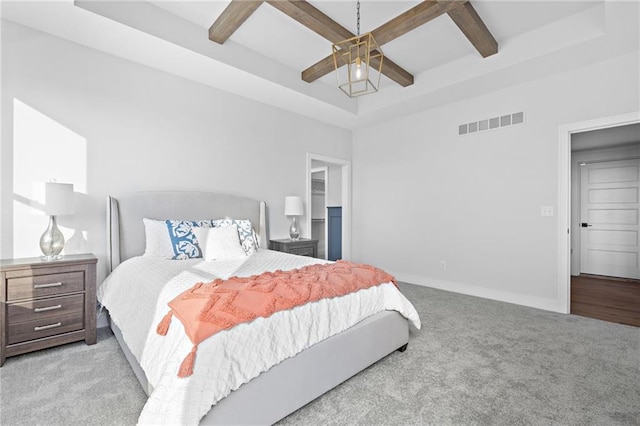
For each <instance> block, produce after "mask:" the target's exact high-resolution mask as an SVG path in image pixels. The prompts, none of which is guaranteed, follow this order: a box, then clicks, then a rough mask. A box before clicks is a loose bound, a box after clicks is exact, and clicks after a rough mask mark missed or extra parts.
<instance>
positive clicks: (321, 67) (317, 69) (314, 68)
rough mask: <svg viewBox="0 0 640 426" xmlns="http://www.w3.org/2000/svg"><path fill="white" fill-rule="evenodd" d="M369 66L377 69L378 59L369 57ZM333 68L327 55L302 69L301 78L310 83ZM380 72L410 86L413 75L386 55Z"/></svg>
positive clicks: (373, 52)
mask: <svg viewBox="0 0 640 426" xmlns="http://www.w3.org/2000/svg"><path fill="white" fill-rule="evenodd" d="M371 54H372V55H375V54H377V51H376V50H374V51H372V52H371ZM371 66H372V67H373V68H375V69H378V67H379V66H380V59H377V58H371ZM327 69H328V70H329V71H328V72H327V71H326V70H327ZM334 70H335V64H334V63H333V55H329V56H327V57H326V58H324V59H322V60H320V61H318V62H316V63H315V64H313V65H311V66H310V67H309V68H307V69H306V70H304V71H302V80H304V81H306V82H307V83H311V82H313V81H316V80H317V79H319V78H321V77H324V76H325V75H327V74H328V73H330V72H332V71H334ZM382 74H384V75H386V76H387V77H388V78H389V79H391V80H393V81H395V82H396V83H398V84H399V85H401V86H402V87H407V86H411V85H412V84H413V75H412V74H411V73H410V72H409V71H406V70H405V69H404V68H402V67H401V66H400V65H398V64H396V63H395V62H393V61H392V60H391V59H389V58H388V57H386V56H385V57H384V59H383V60H382Z"/></svg>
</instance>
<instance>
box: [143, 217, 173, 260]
mask: <svg viewBox="0 0 640 426" xmlns="http://www.w3.org/2000/svg"><path fill="white" fill-rule="evenodd" d="M142 222H143V223H144V235H145V240H146V248H145V250H144V255H143V256H145V257H161V258H163V259H171V258H173V255H174V253H173V247H172V245H171V237H170V236H169V231H168V229H167V223H166V222H165V221H164V220H153V219H147V218H146V217H145V218H144V219H142Z"/></svg>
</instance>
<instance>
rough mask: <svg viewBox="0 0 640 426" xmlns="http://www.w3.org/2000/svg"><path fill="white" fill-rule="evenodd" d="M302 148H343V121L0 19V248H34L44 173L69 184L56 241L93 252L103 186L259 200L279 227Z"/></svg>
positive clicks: (112, 190)
mask: <svg viewBox="0 0 640 426" xmlns="http://www.w3.org/2000/svg"><path fill="white" fill-rule="evenodd" d="M301 134H304V135H306V136H305V137H304V138H300V135H301ZM307 152H314V153H318V154H322V155H327V156H333V157H339V158H345V159H350V158H351V132H349V131H346V130H343V129H339V128H337V127H333V126H330V125H327V124H323V123H320V122H317V121H314V120H311V119H307V118H304V117H301V116H298V115H296V114H292V113H289V112H285V111H283V110H279V109H277V108H273V107H269V106H266V105H264V104H260V103H257V102H254V101H250V100H247V99H245V98H241V97H238V96H236V95H231V94H229V93H226V92H223V91H219V90H216V89H213V88H210V87H207V86H203V85H200V84H197V83H193V82H190V81H187V80H184V79H181V78H178V77H175V76H172V75H169V74H166V73H163V72H160V71H156V70H153V69H150V68H147V67H143V66H140V65H137V64H134V63H131V62H128V61H125V60H121V59H118V58H115V57H112V56H110V55H107V54H104V53H101V52H97V51H94V50H91V49H88V48H86V47H82V46H79V45H76V44H74V43H70V42H67V41H64V40H62V39H58V38H55V37H52V36H49V35H46V34H44V33H40V32H37V31H34V30H31V29H28V28H25V27H22V26H18V25H16V24H13V23H10V22H6V21H2V145H1V147H0V165H1V172H0V180H1V188H2V194H1V199H0V202H1V204H0V207H1V212H2V214H1V216H0V219H1V223H0V231H1V233H2V236H1V238H0V241H1V242H0V258H12V257H24V256H37V255H39V254H40V250H39V248H38V239H39V237H40V235H41V233H42V232H43V231H44V229H45V227H46V217H45V216H44V215H43V214H42V213H40V211H39V209H38V207H37V204H36V205H35V207H34V206H33V205H34V200H37V199H38V193H39V188H40V187H41V186H42V182H44V181H46V180H48V179H49V178H51V177H53V178H56V179H57V180H58V181H59V182H69V183H73V184H74V185H75V191H76V193H77V194H76V196H77V200H76V201H77V203H76V205H77V206H76V214H75V215H74V216H73V217H67V218H64V217H63V218H59V224H60V225H62V226H61V227H62V230H63V233H64V234H65V237H66V238H70V237H72V236H73V242H72V244H70V245H69V247H68V248H69V250H67V252H71V251H90V252H93V253H95V254H97V255H98V256H99V258H100V259H103V258H104V254H105V225H104V223H105V198H106V196H107V195H108V194H120V193H125V192H131V191H141V190H161V189H179V190H205V191H225V192H230V193H236V194H241V195H245V196H249V197H252V198H255V199H260V200H265V201H266V202H267V206H268V209H269V210H268V214H269V218H268V220H269V226H270V233H271V235H270V236H271V237H272V238H284V237H286V236H288V229H289V222H288V220H287V218H286V217H285V216H284V215H283V214H282V212H283V208H284V206H283V204H284V197H285V195H288V194H304V193H305V182H306V176H305V175H306V153H307ZM266 177H268V179H267V178H266ZM301 223H302V224H303V226H304V223H305V221H304V219H303V220H301ZM98 271H99V277H98V279H99V280H100V279H101V278H102V277H103V276H104V271H105V269H104V263H103V264H102V266H100V264H99V266H98Z"/></svg>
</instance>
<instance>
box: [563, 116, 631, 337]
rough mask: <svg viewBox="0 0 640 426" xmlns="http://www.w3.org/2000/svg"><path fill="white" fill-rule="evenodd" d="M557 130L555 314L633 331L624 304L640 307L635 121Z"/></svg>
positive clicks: (608, 121)
mask: <svg viewBox="0 0 640 426" xmlns="http://www.w3.org/2000/svg"><path fill="white" fill-rule="evenodd" d="M560 130H561V131H560V157H561V161H560V163H559V171H560V174H559V176H560V177H561V178H562V177H563V174H564V176H565V177H566V178H567V181H565V182H567V183H568V185H567V187H566V190H567V192H565V193H564V194H563V185H562V179H561V181H560V187H559V196H560V198H559V205H558V207H559V209H558V211H559V213H560V216H559V221H558V224H559V236H560V237H559V243H560V245H559V253H560V256H561V257H560V261H559V266H560V274H559V284H560V287H559V290H560V291H559V295H560V298H559V299H560V300H559V301H560V303H561V305H560V310H561V311H564V312H566V313H572V314H577V315H583V316H589V317H593V318H598V319H603V320H606V321H613V322H620V323H624V324H631V325H638V321H640V309H635V308H634V307H633V305H634V304H629V303H628V302H629V301H630V300H640V281H638V280H637V279H638V278H640V274H639V269H638V266H639V265H640V257H639V256H640V255H639V253H638V243H639V240H638V238H639V237H638V236H639V235H640V227H639V225H638V218H640V215H639V208H640V204H639V202H640V189H639V182H638V181H639V180H640V160H638V159H639V158H640V117H639V116H638V114H630V115H626V116H619V117H611V118H605V119H602V120H594V121H592V122H585V123H575V124H574V125H568V126H563V127H561V129H560ZM563 142H564V144H563ZM563 145H564V146H563ZM565 149H566V150H565ZM563 153H566V154H567V157H568V161H567V163H564V162H563V161H562V154H563ZM563 165H565V166H568V167H567V168H566V169H565V170H563V169H564V167H563ZM567 172H568V173H567ZM565 173H566V174H565ZM567 174H568V176H567ZM568 196H570V200H568ZM567 201H569V202H568V203H567ZM563 204H565V205H563ZM566 204H568V206H567V205H566ZM565 206H566V208H567V210H565V209H564V208H565ZM572 230H573V231H572ZM563 237H564V238H563ZM565 243H566V244H567V245H565ZM565 255H566V257H565ZM563 259H564V262H563ZM567 260H568V262H567ZM563 263H564V264H563ZM567 263H568V264H567ZM565 267H566V269H565ZM565 286H566V287H565ZM636 293H637V294H636ZM563 295H566V296H565V297H566V299H564V298H563V297H562V296H563ZM621 295H623V296H621Z"/></svg>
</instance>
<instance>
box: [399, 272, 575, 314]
mask: <svg viewBox="0 0 640 426" xmlns="http://www.w3.org/2000/svg"><path fill="white" fill-rule="evenodd" d="M389 273H390V274H392V275H393V276H394V277H396V280H398V281H402V282H405V283H409V284H416V285H420V286H424V287H431V288H437V289H439V290H446V291H452V292H454V293H460V294H466V295H468V296H476V297H482V298H484V299H491V300H498V301H500V302H507V303H514V304H516V305H522V306H528V307H530V308H537V309H543V310H545V311H552V312H558V313H565V312H564V311H563V310H562V309H561V308H560V301H559V300H558V299H544V298H541V297H535V296H529V295H525V294H518V293H511V292H506V291H500V290H493V289H490V288H486V287H479V286H477V285H471V284H465V283H458V282H455V281H443V280H436V279H432V278H428V277H423V276H420V275H412V274H403V273H393V272H391V271H389Z"/></svg>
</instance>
